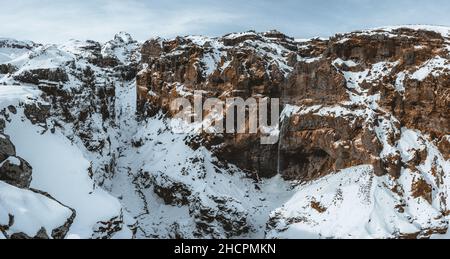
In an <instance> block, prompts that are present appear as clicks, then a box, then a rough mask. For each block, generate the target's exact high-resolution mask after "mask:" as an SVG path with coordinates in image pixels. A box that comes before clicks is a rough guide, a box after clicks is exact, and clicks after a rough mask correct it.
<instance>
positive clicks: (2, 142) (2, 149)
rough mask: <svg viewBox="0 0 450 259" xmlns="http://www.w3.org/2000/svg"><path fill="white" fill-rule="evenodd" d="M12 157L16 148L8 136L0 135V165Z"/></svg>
mask: <svg viewBox="0 0 450 259" xmlns="http://www.w3.org/2000/svg"><path fill="white" fill-rule="evenodd" d="M14 155H16V148H15V147H14V144H13V143H12V142H11V140H10V139H9V136H7V135H4V134H1V133H0V163H1V162H3V161H5V159H7V158H8V157H10V156H14Z"/></svg>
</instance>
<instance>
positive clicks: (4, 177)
mask: <svg viewBox="0 0 450 259" xmlns="http://www.w3.org/2000/svg"><path fill="white" fill-rule="evenodd" d="M31 177H32V167H31V166H30V164H28V162H27V161H25V160H23V159H22V158H20V157H16V156H10V157H8V158H7V159H6V160H5V161H3V162H2V163H1V164H0V180H1V181H4V182H6V183H8V184H11V185H13V186H16V187H18V188H29V187H30V183H31Z"/></svg>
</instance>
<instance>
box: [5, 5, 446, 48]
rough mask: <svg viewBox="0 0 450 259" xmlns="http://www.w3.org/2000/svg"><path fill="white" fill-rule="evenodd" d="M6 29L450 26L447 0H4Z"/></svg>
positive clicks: (217, 31)
mask: <svg viewBox="0 0 450 259" xmlns="http://www.w3.org/2000/svg"><path fill="white" fill-rule="evenodd" d="M0 1H1V3H0V37H11V38H18V39H30V40H34V41H37V42H55V43H58V42H64V41H66V40H68V39H71V38H76V39H94V40H99V41H106V40H108V39H111V38H112V37H113V35H114V34H115V33H116V32H118V31H127V32H130V33H131V34H132V35H133V36H134V37H135V38H136V39H138V40H145V39H148V38H150V37H153V36H157V35H158V36H162V37H166V38H167V37H173V36H176V35H186V34H196V35H198V34H203V35H209V36H219V35H223V34H225V33H228V32H234V31H246V30H250V29H253V30H257V31H266V30H269V29H278V30H280V31H283V32H285V33H286V34H288V35H291V36H294V37H297V38H309V37H314V36H330V35H332V34H335V33H337V32H346V31H352V30H357V29H367V28H374V27H380V26H385V25H400V24H434V25H447V26H450V15H449V14H450V1H448V0H433V1H424V0H297V1H295V0H277V1H269V0H221V1H219V0H191V1H188V0H184V1H183V0H142V1H138V0H128V1H127V0H78V1H74V0H15V1H10V0H0Z"/></svg>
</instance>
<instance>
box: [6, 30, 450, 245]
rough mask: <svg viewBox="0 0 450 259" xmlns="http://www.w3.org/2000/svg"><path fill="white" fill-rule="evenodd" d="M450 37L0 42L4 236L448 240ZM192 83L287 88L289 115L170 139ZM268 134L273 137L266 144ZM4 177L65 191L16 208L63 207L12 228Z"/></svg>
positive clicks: (233, 89) (234, 91)
mask: <svg viewBox="0 0 450 259" xmlns="http://www.w3.org/2000/svg"><path fill="white" fill-rule="evenodd" d="M449 37H450V33H449V29H448V28H445V27H423V26H422V27H421V26H416V27H411V26H410V27H405V28H400V27H399V28H383V29H377V30H370V31H360V32H353V33H348V34H342V35H336V36H334V37H332V38H329V39H311V40H297V39H293V38H290V37H288V36H286V35H284V34H282V33H280V32H277V31H270V32H266V33H256V32H246V33H237V34H229V35H226V36H223V37H220V38H208V37H197V36H187V37H178V38H176V39H173V40H163V39H152V40H149V41H147V42H145V43H143V44H140V43H138V42H136V41H134V40H133V39H132V38H131V36H130V35H128V34H126V33H120V34H118V35H116V36H115V38H114V39H113V40H112V41H110V42H107V43H104V44H101V43H98V42H94V41H85V42H81V41H71V42H69V43H67V44H64V45H40V44H35V43H32V42H19V41H14V40H9V39H8V40H7V39H1V40H0V53H1V54H2V55H1V56H0V84H3V85H0V108H1V109H3V110H2V112H1V115H0V118H1V119H0V126H1V127H0V128H2V129H3V128H4V129H5V130H4V131H2V134H1V135H0V160H1V165H0V184H3V185H4V186H0V205H3V206H5V205H4V204H5V202H6V204H7V206H6V207H7V208H8V210H9V211H10V213H9V214H5V215H3V214H1V213H2V212H0V230H2V231H1V232H2V234H3V235H4V237H6V238H14V237H15V238H22V237H35V238H47V237H53V238H64V237H65V238H79V237H81V238H130V237H137V238H233V237H250V238H252V237H258V238H263V237H266V238H299V237H323V238H355V237H362V238H407V237H415V238H427V237H430V236H431V235H433V234H445V233H446V232H447V230H448V226H449V222H448V218H447V217H448V214H449V208H448V205H447V204H448V202H449V201H448V192H449V188H450V187H449V186H450V182H449V173H450V164H449V163H450V162H449V155H450V154H449V147H450V137H449V134H448V133H449V125H450V124H449V117H448V116H449V115H448V112H447V111H448V110H449V85H450V82H449V81H450V78H449V75H450V64H449V60H450V56H449V55H450V54H449V51H450V39H449ZM194 91H202V94H203V98H207V97H214V98H218V99H220V100H225V99H226V98H229V97H240V98H243V99H247V98H249V97H253V98H255V99H257V100H261V99H262V98H264V97H270V98H279V99H280V100H281V103H280V108H281V109H280V110H282V112H281V120H280V121H279V122H278V124H279V125H272V126H271V127H268V128H265V129H264V130H265V132H261V133H259V134H249V133H246V134H207V133H204V132H201V133H198V132H192V133H186V134H175V133H173V132H172V131H171V128H170V125H171V124H172V123H173V122H174V121H173V120H172V116H173V115H174V111H172V110H171V109H170V103H171V101H173V100H174V99H175V98H177V97H186V98H188V99H191V100H192V99H193V98H194ZM205 115H207V114H205ZM275 124H276V123H275ZM277 128H279V130H277ZM265 134H276V135H277V136H278V139H279V141H278V142H277V143H275V144H272V145H262V144H261V143H260V137H261V136H262V135H265ZM16 153H17V154H18V155H19V156H21V157H23V158H21V157H17V154H16ZM69 158H70V159H69ZM46 165H51V167H49V166H46ZM55 167H56V168H58V172H56V171H55V170H54V169H52V168H55ZM60 171H61V172H62V175H63V176H61V172H60ZM10 184H12V185H15V186H16V187H20V188H23V189H17V188H16V187H12V186H11V185H10ZM71 185H74V186H75V185H76V187H77V188H76V189H75V188H71V187H70V186H71ZM30 187H31V188H30ZM2 188H3V189H4V191H2ZM14 188H16V189H14ZM7 189H8V190H9V191H10V192H13V193H19V194H20V195H22V196H25V197H29V199H44V200H45V201H46V202H48V203H52V204H53V203H55V202H56V203H57V204H56V203H55V204H54V206H52V207H51V208H54V211H46V210H45V209H42V210H41V209H36V210H33V211H32V213H35V214H33V215H20V217H22V218H21V219H28V220H29V219H39V218H40V217H42V216H43V215H46V213H51V215H55V219H54V220H53V221H48V222H46V223H45V224H44V225H42V224H38V223H35V224H31V225H32V226H33V229H25V230H23V229H20V224H19V226H18V225H17V223H16V224H14V222H18V221H17V220H11V217H10V216H11V215H12V216H14V218H15V217H16V216H15V214H17V212H16V211H15V206H16V205H15V203H11V202H9V200H10V199H12V198H11V197H10V196H8V197H6V196H5V198H3V196H1V195H6V194H5V193H6V190H7ZM10 189H11V190H10ZM36 189H40V190H43V191H45V192H48V193H49V194H47V195H46V194H44V193H41V192H40V191H36ZM19 194H18V195H19ZM50 195H51V196H50ZM53 197H54V198H53ZM55 199H56V200H58V201H56V200H55ZM63 204H65V205H63ZM100 204H101V205H100ZM69 207H70V209H69ZM97 207H98V208H97ZM349 213H351V214H349ZM19 222H20V221H19ZM0 236H1V234H0Z"/></svg>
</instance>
